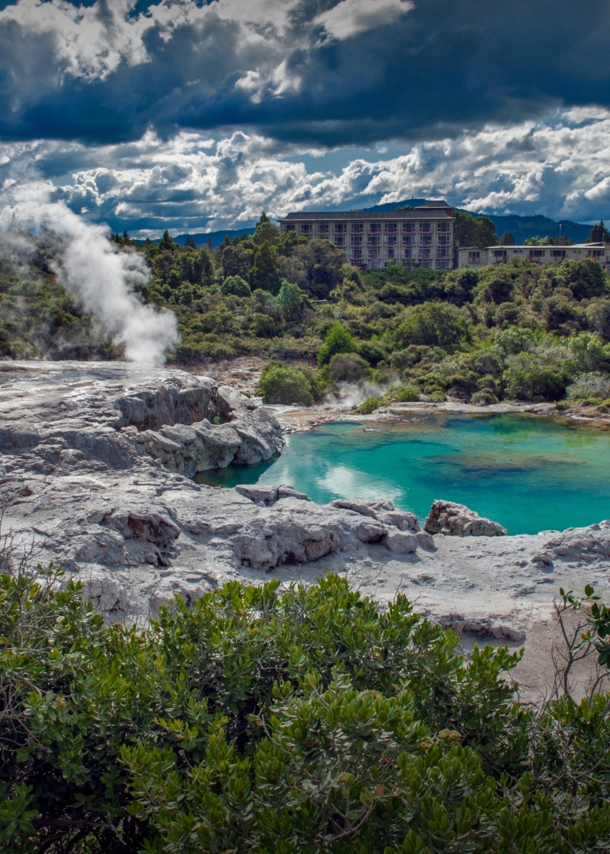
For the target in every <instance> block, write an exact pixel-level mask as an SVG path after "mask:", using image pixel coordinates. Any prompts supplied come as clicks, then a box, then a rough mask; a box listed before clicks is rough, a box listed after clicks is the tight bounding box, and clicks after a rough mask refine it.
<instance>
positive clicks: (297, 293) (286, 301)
mask: <svg viewBox="0 0 610 854" xmlns="http://www.w3.org/2000/svg"><path fill="white" fill-rule="evenodd" d="M302 302H303V294H302V293H301V289H300V287H299V286H298V285H294V284H291V283H290V282H286V281H283V282H282V286H281V288H280V292H279V294H278V295H277V297H276V304H277V307H278V308H279V310H280V313H281V315H282V317H283V318H284V320H297V319H298V318H299V316H300V313H301V303H302Z"/></svg>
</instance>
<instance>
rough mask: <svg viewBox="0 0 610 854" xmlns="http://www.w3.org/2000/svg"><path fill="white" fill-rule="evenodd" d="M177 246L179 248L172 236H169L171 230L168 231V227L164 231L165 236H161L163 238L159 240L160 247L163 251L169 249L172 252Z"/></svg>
mask: <svg viewBox="0 0 610 854" xmlns="http://www.w3.org/2000/svg"><path fill="white" fill-rule="evenodd" d="M176 248H177V247H176V244H175V243H174V241H173V240H172V239H171V237H170V236H169V231H167V229H166V230H165V231H164V232H163V237H162V238H161V240H160V241H159V249H161V250H162V251H163V250H168V251H169V252H171V251H173V250H174V249H176Z"/></svg>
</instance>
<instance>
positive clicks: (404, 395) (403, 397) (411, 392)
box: [392, 385, 421, 403]
mask: <svg viewBox="0 0 610 854" xmlns="http://www.w3.org/2000/svg"><path fill="white" fill-rule="evenodd" d="M392 397H393V398H394V400H398V401H400V403H414V402H415V401H417V400H419V398H420V397H421V392H420V390H419V389H418V388H417V387H416V386H413V385H408V386H403V387H402V388H399V389H397V390H396V391H394V392H392Z"/></svg>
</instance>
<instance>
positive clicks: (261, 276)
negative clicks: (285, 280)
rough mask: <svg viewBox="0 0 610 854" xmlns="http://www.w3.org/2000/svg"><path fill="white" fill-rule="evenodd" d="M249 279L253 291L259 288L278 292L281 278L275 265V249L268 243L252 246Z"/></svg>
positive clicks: (274, 292) (275, 293) (273, 292)
mask: <svg viewBox="0 0 610 854" xmlns="http://www.w3.org/2000/svg"><path fill="white" fill-rule="evenodd" d="M249 279H250V287H251V288H252V290H253V291H254V290H257V288H260V289H261V290H263V291H269V292H270V293H272V294H274V295H277V294H278V293H279V290H280V287H281V284H282V280H281V278H280V274H279V272H278V270H277V266H276V249H275V247H274V246H272V245H271V244H270V243H268V242H264V243H261V244H260V246H255V247H254V251H253V254H252V266H251V267H250V274H249Z"/></svg>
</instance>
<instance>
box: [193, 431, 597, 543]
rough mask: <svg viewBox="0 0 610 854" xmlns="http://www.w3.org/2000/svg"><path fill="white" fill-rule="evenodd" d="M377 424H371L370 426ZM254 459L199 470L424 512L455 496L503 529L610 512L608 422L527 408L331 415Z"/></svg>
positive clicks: (220, 481)
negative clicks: (335, 419) (343, 418)
mask: <svg viewBox="0 0 610 854" xmlns="http://www.w3.org/2000/svg"><path fill="white" fill-rule="evenodd" d="M372 430H374V432H371V431H372ZM287 439H288V443H287V446H286V447H285V449H284V451H283V452H282V455H281V456H280V457H277V458H276V459H275V460H273V461H271V462H269V463H264V464H261V465H258V466H239V467H234V468H232V469H226V470H224V471H215V472H206V473H205V474H204V475H202V476H198V478H197V480H198V481H199V482H203V483H210V484H213V485H215V486H235V485H236V484H238V483H250V484H252V483H260V484H267V485H273V484H278V483H291V484H293V485H294V486H295V488H296V489H297V490H299V491H301V492H306V493H307V494H308V495H309V496H310V497H311V498H312V499H313V500H314V501H317V502H318V503H320V504H325V503H326V502H328V501H331V500H332V499H333V498H359V499H363V500H366V501H369V500H373V499H376V498H389V499H390V500H391V501H393V502H394V504H395V505H396V506H397V507H400V508H401V509H404V510H411V511H413V512H415V513H417V515H418V516H419V517H420V518H422V517H425V516H426V515H427V513H428V510H429V509H430V505H431V504H432V502H433V501H434V499H435V498H443V499H445V500H448V501H457V502H459V503H460V504H466V505H467V506H468V507H471V508H472V509H473V510H476V511H477V512H478V513H480V514H481V515H482V516H487V517H488V518H490V519H494V520H495V521H497V522H500V523H501V524H502V525H504V526H505V527H506V528H508V531H509V533H510V534H524V533H527V534H534V533H537V532H538V531H543V530H549V529H555V530H562V529H564V528H569V527H577V526H581V525H590V524H592V523H594V522H599V521H601V520H602V519H608V518H610V488H609V475H610V431H608V430H604V429H603V428H595V427H591V426H586V427H576V426H574V425H572V424H569V423H565V422H563V421H561V420H560V419H546V418H535V417H532V416H525V415H512V414H511V415H490V416H481V417H468V416H460V417H446V416H438V415H423V414H422V415H417V416H413V418H412V419H411V420H409V421H405V422H401V423H400V424H396V425H392V426H385V425H384V426H383V427H381V426H374V425H373V426H371V425H362V424H330V425H326V426H324V427H320V428H319V429H317V430H314V431H312V432H310V433H296V434H293V435H292V436H288V437H287Z"/></svg>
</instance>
